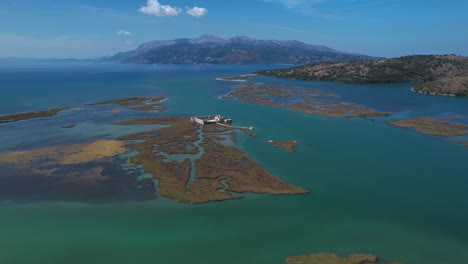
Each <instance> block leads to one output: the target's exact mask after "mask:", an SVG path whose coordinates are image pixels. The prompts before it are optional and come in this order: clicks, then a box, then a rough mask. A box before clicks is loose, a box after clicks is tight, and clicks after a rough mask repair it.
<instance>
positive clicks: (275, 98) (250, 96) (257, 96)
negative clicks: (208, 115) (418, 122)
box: [224, 83, 391, 117]
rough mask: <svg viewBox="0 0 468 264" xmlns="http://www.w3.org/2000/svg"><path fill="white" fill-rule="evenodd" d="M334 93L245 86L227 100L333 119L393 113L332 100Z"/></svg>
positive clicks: (249, 84) (282, 87)
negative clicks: (281, 108) (287, 109)
mask: <svg viewBox="0 0 468 264" xmlns="http://www.w3.org/2000/svg"><path fill="white" fill-rule="evenodd" d="M334 97H336V95H334V94H330V93H326V92H324V91H321V90H316V89H305V88H301V87H294V86H280V85H267V84H262V83H245V84H241V85H239V86H237V87H236V88H235V89H234V90H233V91H232V92H231V93H229V94H228V96H226V97H224V98H225V99H237V100H240V101H244V102H249V103H256V104H263V105H269V106H276V107H284V108H289V109H291V110H294V111H298V112H303V113H308V114H316V115H323V116H330V117H378V116H389V115H391V113H384V112H378V111H375V110H372V109H368V108H365V107H362V106H360V105H357V104H352V103H343V102H338V101H334V100H331V98H334Z"/></svg>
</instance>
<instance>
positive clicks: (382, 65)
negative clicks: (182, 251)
mask: <svg viewBox="0 0 468 264" xmlns="http://www.w3.org/2000/svg"><path fill="white" fill-rule="evenodd" d="M256 74H259V75H266V76H273V77H278V78H288V79H297V80H318V81H338V82H346V83H405V82H410V83H418V85H416V86H415V87H414V89H413V90H414V91H416V92H421V93H427V94H434V95H453V96H467V95H468V58H466V57H461V56H455V55H443V56H442V55H414V56H405V57H400V58H392V59H382V60H376V61H350V62H325V63H317V64H308V65H303V66H299V67H294V68H288V69H279V70H265V71H259V72H256Z"/></svg>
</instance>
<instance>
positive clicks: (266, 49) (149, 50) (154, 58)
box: [111, 35, 375, 64]
mask: <svg viewBox="0 0 468 264" xmlns="http://www.w3.org/2000/svg"><path fill="white" fill-rule="evenodd" d="M373 59H375V58H373V57H369V56H365V55H359V54H350V53H345V52H340V51H336V50H334V49H331V48H328V47H326V46H322V45H309V44H306V43H303V42H300V41H297V40H260V39H254V38H250V37H247V36H235V37H232V38H229V39H223V38H220V37H218V36H214V35H202V36H200V37H197V38H194V39H187V38H182V39H174V40H154V41H149V42H146V43H144V44H142V45H140V46H139V47H138V48H137V49H136V50H132V51H128V52H121V53H118V54H116V55H114V56H113V57H111V60H114V61H119V62H124V63H144V64H306V63H317V62H325V61H353V60H373Z"/></svg>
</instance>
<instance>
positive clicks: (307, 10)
mask: <svg viewBox="0 0 468 264" xmlns="http://www.w3.org/2000/svg"><path fill="white" fill-rule="evenodd" d="M260 1H262V2H266V3H275V4H281V5H282V6H284V7H285V8H287V9H289V10H293V11H295V12H298V13H301V14H303V15H308V16H315V17H320V18H324V19H336V18H337V15H336V14H334V13H332V12H328V11H323V8H321V7H323V5H324V4H326V3H330V2H333V0H260Z"/></svg>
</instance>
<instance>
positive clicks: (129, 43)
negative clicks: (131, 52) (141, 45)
mask: <svg viewBox="0 0 468 264" xmlns="http://www.w3.org/2000/svg"><path fill="white" fill-rule="evenodd" d="M133 43H135V42H133V41H131V40H127V41H125V44H127V45H133Z"/></svg>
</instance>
